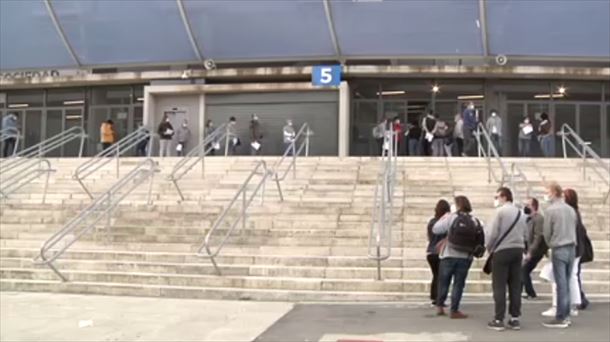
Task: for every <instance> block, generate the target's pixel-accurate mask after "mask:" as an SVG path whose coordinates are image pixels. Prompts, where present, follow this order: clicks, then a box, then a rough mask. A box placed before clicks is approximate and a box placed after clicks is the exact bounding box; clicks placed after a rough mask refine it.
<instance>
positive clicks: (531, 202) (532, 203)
mask: <svg viewBox="0 0 610 342" xmlns="http://www.w3.org/2000/svg"><path fill="white" fill-rule="evenodd" d="M526 208H529V209H530V211H531V213H532V214H535V213H537V212H538V208H540V203H538V200H537V199H536V198H535V197H531V198H529V199H528V200H527V205H526Z"/></svg>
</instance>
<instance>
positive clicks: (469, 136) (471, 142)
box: [464, 127, 477, 156]
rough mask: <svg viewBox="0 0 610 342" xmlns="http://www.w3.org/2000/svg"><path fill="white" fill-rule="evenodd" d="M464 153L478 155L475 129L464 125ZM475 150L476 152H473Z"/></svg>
mask: <svg viewBox="0 0 610 342" xmlns="http://www.w3.org/2000/svg"><path fill="white" fill-rule="evenodd" d="M464 145H465V146H464V153H465V154H466V155H467V156H476V155H477V151H476V148H477V140H476V138H475V136H474V130H471V129H470V128H466V127H464ZM473 150H474V152H473Z"/></svg>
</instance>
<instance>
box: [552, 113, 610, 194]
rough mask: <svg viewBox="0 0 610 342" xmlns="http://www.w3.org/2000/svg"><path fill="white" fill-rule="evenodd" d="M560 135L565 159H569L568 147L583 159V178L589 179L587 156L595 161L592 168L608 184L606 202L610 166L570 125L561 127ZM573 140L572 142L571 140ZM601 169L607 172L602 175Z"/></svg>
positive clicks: (609, 186)
mask: <svg viewBox="0 0 610 342" xmlns="http://www.w3.org/2000/svg"><path fill="white" fill-rule="evenodd" d="M558 135H560V136H561V145H562V147H563V158H568V151H567V148H566V146H568V145H569V146H570V147H571V148H572V149H573V150H574V152H576V154H578V156H579V157H581V158H582V178H583V179H586V178H587V166H588V163H587V155H589V156H590V157H591V158H593V160H594V161H595V163H594V164H592V165H590V168H591V169H592V170H593V171H594V172H595V174H597V176H598V177H599V178H600V179H601V180H602V181H603V182H604V183H606V184H608V192H607V193H606V198H605V199H604V202H606V201H607V200H608V198H609V197H610V165H609V164H607V163H605V162H604V161H603V160H602V158H601V157H600V156H599V155H598V154H597V153H596V152H595V150H593V149H592V148H591V146H589V145H590V144H591V143H590V142H587V141H584V140H583V139H582V138H581V137H580V136H579V135H578V134H577V133H576V131H574V129H572V127H570V126H569V125H568V124H565V123H564V124H563V125H561V130H560V131H559V133H558ZM570 138H572V139H573V140H574V142H573V141H572V140H570ZM599 169H602V170H603V171H605V173H601V172H600V170H599Z"/></svg>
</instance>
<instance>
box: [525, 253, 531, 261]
mask: <svg viewBox="0 0 610 342" xmlns="http://www.w3.org/2000/svg"><path fill="white" fill-rule="evenodd" d="M531 258H532V254H531V253H526V254H525V257H523V260H525V261H529V260H530V259H531Z"/></svg>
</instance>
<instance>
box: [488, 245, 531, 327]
mask: <svg viewBox="0 0 610 342" xmlns="http://www.w3.org/2000/svg"><path fill="white" fill-rule="evenodd" d="M522 262H523V249H522V248H509V249H503V250H501V251H498V252H495V253H494V256H493V260H492V270H493V272H492V274H491V286H492V288H493V294H494V303H495V308H496V314H495V319H497V320H499V321H504V315H505V314H506V286H507V285H508V299H509V302H510V305H509V307H508V312H509V314H510V315H511V316H512V317H515V318H517V317H519V316H521V263H522Z"/></svg>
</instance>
